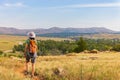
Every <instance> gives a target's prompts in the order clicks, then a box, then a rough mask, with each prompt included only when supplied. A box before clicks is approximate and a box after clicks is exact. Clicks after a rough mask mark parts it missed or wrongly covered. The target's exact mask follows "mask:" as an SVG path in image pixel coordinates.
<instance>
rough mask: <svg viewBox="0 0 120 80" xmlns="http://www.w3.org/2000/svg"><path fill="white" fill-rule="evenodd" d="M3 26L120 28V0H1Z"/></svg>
mask: <svg viewBox="0 0 120 80" xmlns="http://www.w3.org/2000/svg"><path fill="white" fill-rule="evenodd" d="M0 27H15V28H20V29H22V28H24V29H28V28H50V27H63V28H66V27H75V28H87V27H106V28H109V29H112V30H117V31H120V0H0Z"/></svg>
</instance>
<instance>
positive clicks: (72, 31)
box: [0, 27, 117, 37]
mask: <svg viewBox="0 0 120 80" xmlns="http://www.w3.org/2000/svg"><path fill="white" fill-rule="evenodd" d="M29 31H34V32H35V33H36V34H37V35H40V36H53V37H54V36H55V37H56V36H59V37H61V36H62V35H65V36H64V37H66V36H78V35H79V34H95V33H117V32H116V31H113V30H109V29H107V28H104V27H99V28H98V27H92V28H59V27H52V28H49V29H44V28H39V29H16V28H8V27H0V34H10V35H26V34H27V33H28V32H29Z"/></svg>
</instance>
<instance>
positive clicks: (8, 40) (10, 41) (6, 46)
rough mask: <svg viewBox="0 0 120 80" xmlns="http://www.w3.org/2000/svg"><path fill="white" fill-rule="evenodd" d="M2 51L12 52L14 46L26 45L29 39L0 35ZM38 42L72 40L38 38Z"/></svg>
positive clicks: (0, 48)
mask: <svg viewBox="0 0 120 80" xmlns="http://www.w3.org/2000/svg"><path fill="white" fill-rule="evenodd" d="M0 38H1V39H0V50H2V51H6V50H11V49H12V48H13V46H14V45H16V44H19V43H21V42H22V43H24V42H25V40H26V39H27V37H26V36H11V35H0ZM36 39H37V40H55V41H62V40H70V39H67V38H48V37H37V38H36Z"/></svg>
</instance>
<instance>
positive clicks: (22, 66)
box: [15, 61, 40, 80]
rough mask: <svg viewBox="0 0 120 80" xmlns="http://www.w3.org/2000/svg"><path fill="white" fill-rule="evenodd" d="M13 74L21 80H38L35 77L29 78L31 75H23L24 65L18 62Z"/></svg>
mask: <svg viewBox="0 0 120 80" xmlns="http://www.w3.org/2000/svg"><path fill="white" fill-rule="evenodd" d="M15 72H16V73H17V74H18V75H20V76H21V77H22V78H29V79H30V80H40V79H39V78H38V77H37V76H35V77H34V78H31V75H30V74H28V75H25V64H24V63H21V62H20V61H19V67H17V68H16V69H15Z"/></svg>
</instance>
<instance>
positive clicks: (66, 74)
mask: <svg viewBox="0 0 120 80" xmlns="http://www.w3.org/2000/svg"><path fill="white" fill-rule="evenodd" d="M119 56H120V53H119V52H117V53H116V52H101V53H99V54H87V53H86V54H84V53H81V54H80V53H79V54H69V55H64V56H40V57H38V58H37V62H36V70H35V75H36V76H35V78H34V79H32V80H119V79H120V74H119V73H120V61H119V60H120V57H119ZM24 61H25V59H24V58H22V59H19V58H15V57H0V64H1V65H0V79H1V80H31V78H30V76H29V75H24V73H23V72H24V70H25V68H24ZM8 71H9V72H8ZM30 71H31V69H30ZM3 72H4V73H3Z"/></svg>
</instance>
